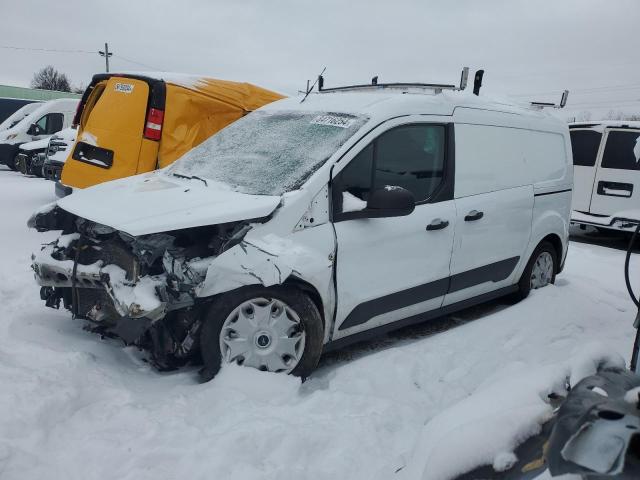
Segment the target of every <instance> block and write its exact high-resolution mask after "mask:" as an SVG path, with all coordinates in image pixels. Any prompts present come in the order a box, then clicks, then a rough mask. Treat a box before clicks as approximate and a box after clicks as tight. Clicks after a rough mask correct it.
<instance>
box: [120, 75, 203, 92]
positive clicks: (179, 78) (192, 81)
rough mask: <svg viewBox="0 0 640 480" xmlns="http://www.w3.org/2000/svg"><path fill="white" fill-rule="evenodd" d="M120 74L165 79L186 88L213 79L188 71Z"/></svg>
mask: <svg viewBox="0 0 640 480" xmlns="http://www.w3.org/2000/svg"><path fill="white" fill-rule="evenodd" d="M118 73H119V74H120V75H135V76H139V77H148V78H155V79H156V80H164V81H165V82H169V83H173V84H175V85H180V86H182V87H185V88H194V87H197V86H199V84H202V83H203V82H204V81H205V80H207V79H212V78H211V77H208V76H205V75H190V74H186V73H177V72H132V71H124V72H118ZM118 73H114V74H112V75H114V76H117V75H118Z"/></svg>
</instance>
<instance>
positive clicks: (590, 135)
mask: <svg viewBox="0 0 640 480" xmlns="http://www.w3.org/2000/svg"><path fill="white" fill-rule="evenodd" d="M601 139H602V134H601V133H599V132H596V131H594V130H572V131H571V149H572V150H573V164H574V165H579V166H582V167H593V166H594V165H595V164H596V158H597V157H598V148H600V140H601Z"/></svg>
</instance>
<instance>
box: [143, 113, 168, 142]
mask: <svg viewBox="0 0 640 480" xmlns="http://www.w3.org/2000/svg"><path fill="white" fill-rule="evenodd" d="M163 120H164V111H163V110H158V109H157V108H150V109H149V111H148V112H147V123H146V125H145V127H144V137H145V138H148V139H149V140H160V138H161V136H162V122H163Z"/></svg>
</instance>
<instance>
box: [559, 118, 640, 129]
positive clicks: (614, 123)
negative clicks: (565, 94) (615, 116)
mask: <svg viewBox="0 0 640 480" xmlns="http://www.w3.org/2000/svg"><path fill="white" fill-rule="evenodd" d="M578 127H584V128H592V129H593V130H603V129H605V128H620V127H626V128H640V121H638V120H602V121H597V122H571V123H569V128H578Z"/></svg>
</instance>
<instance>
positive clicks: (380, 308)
mask: <svg viewBox="0 0 640 480" xmlns="http://www.w3.org/2000/svg"><path fill="white" fill-rule="evenodd" d="M519 260H520V257H511V258H507V259H505V260H500V261H498V262H495V263H491V264H489V265H485V266H482V267H478V268H474V269H473V270H468V271H466V272H462V273H458V274H456V275H452V276H450V277H448V278H443V279H441V280H436V281H434V282H429V283H426V284H424V285H418V286H417V287H412V288H409V289H407V290H402V291H400V292H395V293H392V294H390V295H386V296H384V297H381V298H376V299H373V300H369V301H368V302H364V303H361V304H360V305H358V306H357V307H356V308H354V309H353V310H352V311H351V313H350V314H349V315H348V316H347V318H346V319H345V321H344V322H342V324H341V325H340V327H339V328H338V330H345V329H347V328H351V327H355V326H356V325H361V324H363V323H366V322H368V321H369V320H371V319H372V318H374V317H375V316H377V315H381V314H383V313H388V312H392V311H394V310H399V309H400V308H403V307H407V306H410V305H414V304H417V303H421V302H424V301H427V300H430V299H432V298H437V297H440V296H442V295H445V294H447V293H452V292H457V291H459V290H464V289H465V288H469V287H473V286H475V285H479V284H481V283H485V282H499V281H501V280H504V279H506V278H508V277H509V275H511V273H512V272H513V270H514V268H516V265H517V264H518V261H519Z"/></svg>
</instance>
